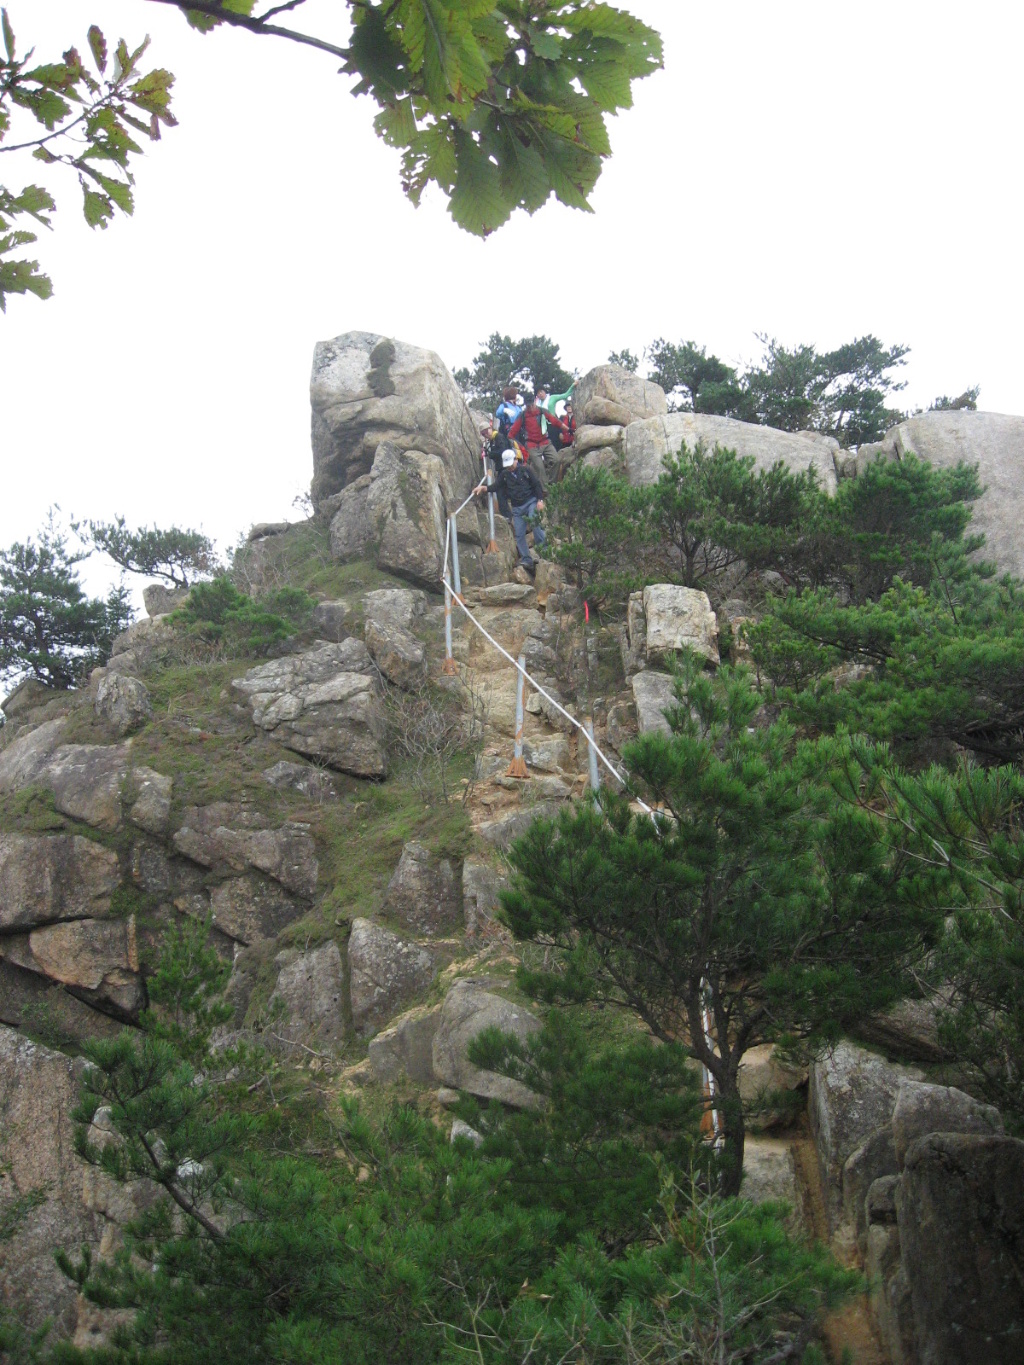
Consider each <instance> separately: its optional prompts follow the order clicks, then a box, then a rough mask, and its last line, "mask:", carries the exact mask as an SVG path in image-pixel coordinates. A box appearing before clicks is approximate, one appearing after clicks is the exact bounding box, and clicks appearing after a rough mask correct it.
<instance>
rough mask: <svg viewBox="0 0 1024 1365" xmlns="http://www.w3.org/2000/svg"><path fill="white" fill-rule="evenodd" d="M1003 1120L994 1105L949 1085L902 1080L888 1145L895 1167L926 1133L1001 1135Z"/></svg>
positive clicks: (899, 1165)
mask: <svg viewBox="0 0 1024 1365" xmlns="http://www.w3.org/2000/svg"><path fill="white" fill-rule="evenodd" d="M1002 1131H1003V1120H1002V1118H1001V1117H1000V1114H999V1110H998V1109H996V1107H995V1106H994V1105H991V1104H982V1103H980V1102H979V1101H978V1100H976V1099H973V1098H972V1097H971V1096H970V1095H965V1094H964V1092H963V1091H962V1090H957V1089H956V1088H955V1087H953V1086H946V1085H927V1084H925V1082H924V1081H903V1082H902V1083H901V1085H900V1088H899V1093H898V1094H897V1096H896V1104H895V1105H894V1107H893V1111H892V1143H893V1152H894V1155H895V1157H896V1165H897V1168H899V1167H902V1165H903V1163H904V1161H905V1160H906V1156H907V1152H908V1151H909V1150H910V1147H911V1144H912V1143H914V1142H916V1141H917V1139H918V1138H921V1137H925V1136H926V1135H927V1134H928V1133H939V1132H941V1133H971V1134H980V1135H981V1136H984V1137H988V1136H992V1135H999V1134H1002Z"/></svg>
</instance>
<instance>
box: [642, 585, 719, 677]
mask: <svg viewBox="0 0 1024 1365" xmlns="http://www.w3.org/2000/svg"><path fill="white" fill-rule="evenodd" d="M643 600H644V616H645V618H646V623H647V631H646V641H647V657H648V658H649V659H658V658H664V656H665V655H666V654H671V653H673V652H674V651H675V650H678V649H692V650H693V651H694V653H695V654H699V655H700V656H701V657H702V658H704V659H708V660H709V661H710V662H711V663H713V664H717V663H718V661H719V660H718V618H717V617H716V616H715V613H714V612H713V611H712V610H711V603H710V601H709V600H708V595H707V593H706V592H700V591H699V590H698V589H697V588H681V587H678V586H677V585H676V584H674V583H652V584H651V586H650V587H648V588H644V598H643Z"/></svg>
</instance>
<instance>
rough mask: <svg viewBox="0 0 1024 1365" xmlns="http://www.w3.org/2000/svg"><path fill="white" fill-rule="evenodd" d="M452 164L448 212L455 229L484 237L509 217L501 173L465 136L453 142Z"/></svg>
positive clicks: (480, 148)
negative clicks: (452, 173)
mask: <svg viewBox="0 0 1024 1365" xmlns="http://www.w3.org/2000/svg"><path fill="white" fill-rule="evenodd" d="M456 164H457V171H456V175H455V188H454V189H453V190H452V195H451V199H450V200H449V203H448V212H449V213H450V214H451V216H452V218H453V219H454V220H455V222H456V223H458V225H459V227H461V228H465V230H466V231H467V232H471V233H473V235H474V236H476V237H486V236H488V235H489V234H490V233H491V232H493V231H494V229H495V228H499V227H501V225H502V223H505V222H507V221H508V219H509V217H510V215H511V213H512V208H513V205H512V204H510V203H509V202H508V200H507V199H506V198H505V196H504V195H503V194H502V190H501V172H500V170H499V168H498V167H497V166H496V165H495V164H494V162H493V161H491V160H490V158H489V157H488V155H487V153H486V151H485V150H484V149H483V148H482V147H480V146H479V145H478V144H477V143H476V142H474V141H473V139H472V138H471V137H468V136H465V135H462V136H460V137H459V138H458V140H457V144H456Z"/></svg>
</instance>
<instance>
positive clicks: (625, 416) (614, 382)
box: [573, 365, 668, 426]
mask: <svg viewBox="0 0 1024 1365" xmlns="http://www.w3.org/2000/svg"><path fill="white" fill-rule="evenodd" d="M573 405H574V407H575V410H576V413H577V414H578V417H579V421H580V424H581V425H583V424H585V423H593V424H594V425H598V424H599V425H601V426H611V425H616V426H625V425H627V423H630V422H639V421H642V420H643V419H644V418H645V417H659V416H663V415H664V414H665V413H667V412H668V400H667V399H666V397H665V390H664V389H663V388H661V386H660V385H658V384H654V383H652V382H651V381H650V380H649V379H643V378H641V377H640V375H637V374H632V373H630V371H629V370H626V369H624V368H623V367H622V366H621V365H598V366H597V367H596V368H595V369H593V370H589V371H588V372H587V373H586V374H585V375H584V376H583V378H582V379H581V380H579V381H578V383H577V384H576V391H575V393H574V395H573Z"/></svg>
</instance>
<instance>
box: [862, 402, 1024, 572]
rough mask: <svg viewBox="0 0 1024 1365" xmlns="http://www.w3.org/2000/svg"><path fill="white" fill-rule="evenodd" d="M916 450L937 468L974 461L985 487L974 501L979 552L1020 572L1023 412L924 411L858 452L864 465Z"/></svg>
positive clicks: (1023, 555) (1023, 562)
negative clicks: (980, 534)
mask: <svg viewBox="0 0 1024 1365" xmlns="http://www.w3.org/2000/svg"><path fill="white" fill-rule="evenodd" d="M908 454H913V455H918V456H920V458H921V459H922V460H928V461H929V463H931V464H933V465H935V466H936V467H937V468H939V469H950V468H952V467H953V466H954V465H956V464H957V463H958V462H959V461H960V460H963V461H964V462H965V463H967V464H976V465H978V467H979V472H980V474H981V482H982V484H983V486H984V488H985V492H984V493H983V494H982V496H981V497H980V498H979V499H978V501H977V502H976V503H975V504H974V516H973V518H972V520H971V529H972V530H974V531H983V532H984V534H985V548H984V550H983V551H982V554H983V555H984V556H985V557H986V558H989V559H994V560H995V561H996V563H997V564H998V566H999V568H1000V570H1001V571H1002V572H1003V573H1012V574H1016V575H1017V576H1018V577H1024V541H1022V539H1021V535H1020V525H1021V519H1022V517H1024V417H1009V416H1004V415H1003V414H1001V413H997V412H924V413H922V414H921V415H920V416H919V417H912V418H910V420H909V421H907V422H901V423H900V425H899V426H897V427H893V428H892V430H891V431H887V432H886V434H885V436H884V437H883V438H882V440H881V441H879V442H878V443H877V444H875V445H865V446H861V448H860V449H859V450H858V452H857V460H856V468H857V470H858V472H860V471H862V470H863V469H864V468H865V467H866V466H867V464H868V463H870V461H871V460H873V459H876V458H877V457H878V456H879V455H883V456H885V457H886V458H888V459H897V460H898V459H901V458H902V457H903V456H904V455H908Z"/></svg>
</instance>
